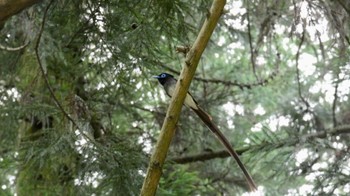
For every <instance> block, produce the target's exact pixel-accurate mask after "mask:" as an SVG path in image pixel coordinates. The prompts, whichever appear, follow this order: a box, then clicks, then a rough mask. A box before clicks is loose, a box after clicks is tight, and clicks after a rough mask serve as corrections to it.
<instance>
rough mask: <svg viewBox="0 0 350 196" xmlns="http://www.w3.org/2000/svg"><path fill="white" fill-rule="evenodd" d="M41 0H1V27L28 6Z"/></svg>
mask: <svg viewBox="0 0 350 196" xmlns="http://www.w3.org/2000/svg"><path fill="white" fill-rule="evenodd" d="M39 1H41V0H1V1H0V29H2V26H3V25H4V23H5V21H6V20H7V19H8V18H9V17H11V16H13V15H15V14H17V13H19V12H20V11H22V10H24V9H25V8H27V7H30V6H32V5H34V4H36V3H38V2H39Z"/></svg>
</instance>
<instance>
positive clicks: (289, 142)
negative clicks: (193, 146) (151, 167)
mask: <svg viewBox="0 0 350 196" xmlns="http://www.w3.org/2000/svg"><path fill="white" fill-rule="evenodd" d="M341 134H350V125H343V126H338V127H335V128H333V129H330V130H326V131H321V132H317V133H311V134H307V135H304V136H300V137H295V138H293V139H291V138H290V137H288V138H286V139H285V140H283V141H280V142H278V143H277V144H273V145H274V147H275V149H277V148H282V147H286V146H295V145H296V144H298V143H299V142H300V141H310V140H315V139H318V138H327V136H336V135H341ZM265 146H266V143H261V144H258V145H254V146H249V147H243V148H238V149H237V150H236V152H237V154H239V155H242V154H244V153H245V152H248V151H250V150H253V149H261V148H262V147H265ZM228 157H230V154H229V153H227V151H225V150H219V151H214V152H205V153H199V154H196V155H188V156H183V157H178V158H172V159H170V160H169V161H172V162H175V163H178V164H187V163H192V162H198V161H208V160H211V159H216V158H228Z"/></svg>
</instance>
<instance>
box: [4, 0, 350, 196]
mask: <svg viewBox="0 0 350 196" xmlns="http://www.w3.org/2000/svg"><path fill="white" fill-rule="evenodd" d="M342 2H343V1H309V0H307V1H300V0H296V1H272V0H271V1H254V2H252V1H240V0H234V1H228V3H227V6H226V10H225V12H224V13H223V15H222V19H221V21H220V24H219V25H218V27H217V28H216V30H215V33H214V35H213V37H212V39H211V42H210V44H209V45H208V47H207V49H206V51H205V53H204V56H203V57H202V60H201V62H200V65H199V67H198V70H197V74H196V77H195V79H194V81H193V82H192V84H191V87H190V90H191V93H192V94H193V95H194V97H196V99H197V101H198V103H199V104H200V105H201V106H202V107H203V108H205V109H206V110H207V111H208V112H209V113H210V115H211V116H212V117H213V119H214V122H216V123H217V124H218V125H219V127H220V129H221V130H222V131H223V133H224V134H225V135H226V136H227V137H228V139H229V140H230V141H231V143H232V144H233V145H234V147H236V148H237V149H243V151H242V155H241V158H242V160H243V162H244V163H245V165H246V166H247V167H248V169H249V171H250V172H251V174H252V176H253V178H254V179H255V180H256V181H257V184H258V185H259V186H260V187H262V190H263V191H262V192H263V193H262V194H266V195H306V194H314V195H324V194H328V195H332V194H338V195H342V194H343V195H346V194H349V193H348V192H347V191H348V185H347V183H348V178H349V175H348V174H349V168H348V167H347V164H348V162H349V153H348V151H349V150H348V143H349V137H348V134H349V128H347V125H349V123H350V120H349V119H350V117H349V116H350V115H349V111H348V108H349V96H348V95H349V85H348V83H349V77H348V76H349V73H350V68H349V56H350V50H349V36H350V33H349V27H350V26H349V24H350V22H349V11H348V10H349V7H350V5H349V3H344V2H343V3H342ZM49 3H50V2H46V1H45V2H40V3H38V4H36V5H34V6H32V7H30V8H28V9H25V10H24V11H22V12H21V13H19V14H17V15H15V16H13V17H11V18H10V19H8V21H7V22H6V24H5V26H4V28H3V29H2V30H1V32H0V38H1V39H0V40H1V41H0V45H1V46H5V47H17V46H21V45H25V44H27V43H28V45H27V46H26V47H24V49H21V50H16V51H11V50H8V49H6V48H5V49H0V188H1V191H0V192H1V193H2V194H6V195H14V194H15V193H17V194H19V193H26V194H31V193H34V192H35V191H39V192H36V193H40V194H42V195H55V194H61V195H92V194H96V195H120V194H122V195H137V194H139V191H140V188H141V185H142V180H143V177H144V174H145V172H146V171H145V169H146V167H147V163H148V157H149V153H150V152H151V150H152V147H153V146H154V145H155V142H156V140H157V136H158V134H159V130H160V127H161V126H162V123H163V119H164V116H165V112H166V108H167V102H168V100H169V99H168V98H167V97H166V95H165V94H164V92H163V91H162V89H161V88H160V87H159V86H158V84H157V81H156V80H153V79H152V78H151V76H152V75H156V74H159V72H170V73H171V74H173V75H175V76H177V74H178V72H179V71H180V69H181V66H182V65H184V63H183V60H184V57H183V55H182V54H177V53H176V52H175V48H176V46H179V45H181V46H182V45H190V44H192V43H193V41H194V39H195V37H196V35H197V33H198V29H199V27H200V26H201V24H202V22H203V21H204V20H205V18H206V16H207V14H209V13H208V8H209V6H210V3H211V2H209V1H206V2H204V3H203V1H181V0H175V1H160V0H156V1H132V2H130V1H123V0H112V1H103V0H100V1H89V0H85V1H79V2H78V1H73V0H60V1H53V2H52V5H51V7H50V8H49V9H48V12H47V17H46V19H45V25H44V30H43V32H42V34H41V40H40V45H39V47H38V48H37V49H38V55H39V57H40V62H41V64H42V66H43V68H44V71H45V73H46V77H47V78H45V77H44V76H43V74H42V73H41V71H40V69H39V63H38V59H37V56H36V53H35V51H36V50H35V49H36V48H35V45H36V41H37V38H38V34H39V32H40V28H41V25H42V21H43V16H44V12H45V10H46V8H47V6H48V5H49ZM303 31H304V33H303ZM303 35H304V36H303ZM1 48H3V47H1ZM297 60H298V61H297ZM297 70H299V71H298V72H297ZM45 79H47V80H48V82H49V84H50V87H51V89H52V92H53V93H54V95H55V97H56V98H57V100H58V102H59V103H60V104H61V105H62V108H63V110H64V111H62V108H59V107H57V106H58V105H57V103H56V102H55V101H54V99H53V97H52V94H51V92H50V90H49V88H48V86H47V84H46V82H45ZM335 89H336V90H335ZM65 113H66V114H68V116H69V117H70V118H71V120H70V119H68V118H67V116H66V114H65ZM72 120H73V121H74V122H72ZM344 127H345V128H344ZM338 129H339V130H340V131H337V130H338ZM325 131H331V133H332V134H328V135H326V134H324V133H325ZM219 150H222V146H221V145H220V143H219V142H217V140H216V138H214V137H213V135H212V134H211V133H210V131H209V130H208V129H207V128H206V127H205V126H204V124H203V123H201V122H200V120H199V119H198V118H197V117H195V115H194V114H193V112H191V111H190V110H188V109H186V108H185V109H183V111H182V115H181V117H180V121H179V123H178V127H177V131H176V134H175V137H174V139H173V143H172V145H171V149H170V152H169V153H168V156H169V159H176V158H179V157H182V156H190V157H191V156H193V155H201V154H209V155H213V157H212V158H210V159H208V160H196V159H194V160H193V161H192V162H189V163H186V164H185V165H181V164H177V163H174V162H169V163H167V164H166V168H165V170H164V174H163V176H162V180H161V184H160V186H159V191H158V194H159V195H215V194H221V193H222V194H226V195H240V194H242V193H244V192H246V191H247V187H246V185H245V182H244V179H243V176H242V173H241V171H240V170H239V169H238V167H237V166H236V164H235V163H234V161H233V160H231V159H229V158H225V159H224V158H222V157H220V156H217V157H215V156H214V155H215V152H217V151H219ZM194 157H195V156H194ZM308 186H310V189H309V190H308V191H304V192H303V190H305V189H306V188H307V187H308ZM37 187H39V188H37ZM305 187H306V188H305Z"/></svg>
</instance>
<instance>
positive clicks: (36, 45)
mask: <svg viewBox="0 0 350 196" xmlns="http://www.w3.org/2000/svg"><path fill="white" fill-rule="evenodd" d="M53 2H54V0H51V1H50V3H49V4H48V5H47V7H46V9H45V12H44V16H43V21H42V23H41V28H40V31H39V35H38V38H37V41H36V43H35V46H34V50H35V56H36V59H37V61H38V64H39V67H40V70H41V73H42V75H43V77H44V81H45V84H46V86H47V88H48V90H49V92H50V95H51V97H52V99H53V100H54V102H55V103H56V106H57V107H58V109H59V110H61V111H62V113H63V115H64V116H65V117H66V118H67V119H68V120H69V121H71V122H72V123H73V125H74V126H75V127H78V125H77V123H76V122H75V121H74V120H73V118H72V117H70V116H69V114H68V113H67V112H66V111H65V110H64V108H63V106H62V104H61V103H60V102H59V100H58V99H57V97H56V96H55V93H54V92H53V89H52V87H51V85H50V82H49V79H48V78H47V75H46V73H45V70H44V67H43V64H42V63H41V60H40V55H39V45H40V40H41V36H42V34H43V32H44V27H45V21H46V16H47V12H48V10H49V8H50V6H51V5H52V3H53ZM79 130H80V129H79Z"/></svg>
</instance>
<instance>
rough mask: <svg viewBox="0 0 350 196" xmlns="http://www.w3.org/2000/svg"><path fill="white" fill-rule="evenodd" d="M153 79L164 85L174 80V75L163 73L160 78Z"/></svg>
mask: <svg viewBox="0 0 350 196" xmlns="http://www.w3.org/2000/svg"><path fill="white" fill-rule="evenodd" d="M153 78H157V79H158V81H159V83H161V84H162V85H164V83H165V82H166V81H167V80H168V79H171V78H174V76H173V75H171V74H168V73H161V74H159V75H158V76H153Z"/></svg>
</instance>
